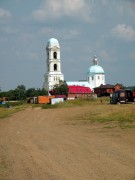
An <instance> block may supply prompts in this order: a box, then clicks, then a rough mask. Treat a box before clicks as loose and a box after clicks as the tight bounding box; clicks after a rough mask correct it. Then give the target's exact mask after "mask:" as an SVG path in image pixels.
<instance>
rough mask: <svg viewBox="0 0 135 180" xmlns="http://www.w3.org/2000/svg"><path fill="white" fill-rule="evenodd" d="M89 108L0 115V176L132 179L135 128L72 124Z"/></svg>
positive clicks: (5, 179)
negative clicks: (4, 117) (2, 116)
mask: <svg viewBox="0 0 135 180" xmlns="http://www.w3.org/2000/svg"><path fill="white" fill-rule="evenodd" d="M88 110H89V107H81V108H80V107H78V108H67V109H51V110H42V109H39V108H34V109H32V108H28V109H26V110H24V111H21V112H19V113H16V114H14V115H13V116H12V117H9V118H6V119H3V120H0V180H102V179H104V180H110V179H112V180H135V129H126V130H122V129H118V128H110V129H109V128H108V129H107V128H103V126H102V125H100V124H98V123H97V124H88V125H83V124H77V123H72V118H73V116H76V115H79V114H81V113H85V112H87V111H88Z"/></svg>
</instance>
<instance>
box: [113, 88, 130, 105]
mask: <svg viewBox="0 0 135 180" xmlns="http://www.w3.org/2000/svg"><path fill="white" fill-rule="evenodd" d="M126 102H127V100H126V92H125V91H124V90H118V91H115V92H114V93H113V94H112V97H111V98H110V103H111V104H122V103H123V104H125V103H126Z"/></svg>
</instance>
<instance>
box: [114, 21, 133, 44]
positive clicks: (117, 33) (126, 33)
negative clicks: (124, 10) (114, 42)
mask: <svg viewBox="0 0 135 180" xmlns="http://www.w3.org/2000/svg"><path fill="white" fill-rule="evenodd" d="M111 35H112V36H113V37H116V38H119V39H123V40H125V41H135V29H134V28H133V27H132V26H127V25H126V24H118V25H117V26H116V27H115V28H113V29H112V31H111Z"/></svg>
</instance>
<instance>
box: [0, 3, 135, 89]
mask: <svg viewBox="0 0 135 180" xmlns="http://www.w3.org/2000/svg"><path fill="white" fill-rule="evenodd" d="M50 38H56V39H58V41H59V44H60V48H61V69H62V73H63V74H64V79H65V80H66V81H77V80H86V73H87V70H88V68H89V67H90V66H91V65H92V60H93V57H94V55H96V56H97V58H98V61H99V65H100V66H102V67H103V69H104V71H105V76H106V84H116V83H122V84H123V85H124V86H131V85H135V77H134V73H135V0H113V1H112V0H49V1H48V0H0V88H1V90H2V91H8V90H11V89H15V88H16V87H17V86H18V85H21V84H23V85H25V86H26V88H27V89H28V88H42V86H43V82H44V74H45V73H46V44H47V41H48V39H50Z"/></svg>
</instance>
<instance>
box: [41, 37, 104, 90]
mask: <svg viewBox="0 0 135 180" xmlns="http://www.w3.org/2000/svg"><path fill="white" fill-rule="evenodd" d="M46 54H47V59H46V68H47V69H46V74H45V75H44V78H45V81H44V85H43V87H44V88H45V89H46V90H47V91H49V90H52V89H53V86H54V85H55V84H59V82H60V80H62V81H64V75H63V74H62V73H61V60H60V45H59V42H58V40H57V39H55V38H51V39H49V40H48V42H47V46H46ZM67 84H68V85H75V86H85V87H89V88H90V89H92V90H93V88H95V87H98V86H100V85H101V84H103V85H105V72H104V70H103V68H102V67H101V66H99V65H98V60H97V58H96V56H94V59H93V65H92V66H90V67H89V69H88V71H87V77H86V81H70V82H67Z"/></svg>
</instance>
